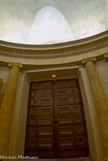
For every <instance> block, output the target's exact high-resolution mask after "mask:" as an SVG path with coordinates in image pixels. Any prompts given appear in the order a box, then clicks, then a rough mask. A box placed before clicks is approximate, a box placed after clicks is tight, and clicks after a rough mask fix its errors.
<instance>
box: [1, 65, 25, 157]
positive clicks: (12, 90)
mask: <svg viewBox="0 0 108 161" xmlns="http://www.w3.org/2000/svg"><path fill="white" fill-rule="evenodd" d="M9 67H11V70H10V75H9V78H8V82H7V86H6V90H5V93H4V97H3V101H2V104H1V109H0V155H9V141H10V139H9V138H10V131H11V123H12V114H13V110H14V109H13V108H14V102H15V96H16V89H17V84H18V80H19V74H20V69H19V68H21V67H22V65H21V64H15V63H10V64H9Z"/></svg>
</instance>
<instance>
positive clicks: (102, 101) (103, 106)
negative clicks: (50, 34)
mask: <svg viewBox="0 0 108 161" xmlns="http://www.w3.org/2000/svg"><path fill="white" fill-rule="evenodd" d="M95 60H96V59H95V58H93V59H86V60H83V61H82V63H84V64H85V67H86V70H87V74H88V78H89V81H90V86H91V90H92V95H93V99H94V104H95V108H96V113H97V119H98V122H99V126H100V131H101V136H102V139H103V148H104V149H103V151H104V161H108V102H107V98H106V96H105V93H104V90H103V87H102V85H101V82H100V78H99V75H98V73H97V71H96V67H95V65H94V61H95Z"/></svg>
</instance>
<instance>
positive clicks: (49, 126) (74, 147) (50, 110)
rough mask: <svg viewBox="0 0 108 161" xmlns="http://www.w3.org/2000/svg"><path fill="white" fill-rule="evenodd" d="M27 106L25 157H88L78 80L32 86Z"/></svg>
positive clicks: (48, 82) (34, 84)
mask: <svg viewBox="0 0 108 161" xmlns="http://www.w3.org/2000/svg"><path fill="white" fill-rule="evenodd" d="M28 105H29V108H28V117H27V130H26V144H25V152H26V154H27V155H34V156H37V157H40V158H55V157H56V158H68V157H77V156H85V155H87V149H88V142H87V130H86V125H85V118H84V111H83V105H82V99H81V94H80V88H79V84H78V80H77V79H68V80H57V81H46V82H33V83H31V86H30V94H29V104H28Z"/></svg>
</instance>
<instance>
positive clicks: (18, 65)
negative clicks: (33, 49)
mask: <svg viewBox="0 0 108 161" xmlns="http://www.w3.org/2000/svg"><path fill="white" fill-rule="evenodd" d="M13 66H17V67H18V68H23V64H21V63H14V62H11V63H9V64H8V67H13Z"/></svg>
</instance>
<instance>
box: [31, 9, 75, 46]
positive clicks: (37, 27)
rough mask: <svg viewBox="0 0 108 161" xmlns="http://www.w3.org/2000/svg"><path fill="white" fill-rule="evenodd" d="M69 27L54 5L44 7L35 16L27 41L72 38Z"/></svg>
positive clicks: (52, 40)
mask: <svg viewBox="0 0 108 161" xmlns="http://www.w3.org/2000/svg"><path fill="white" fill-rule="evenodd" d="M74 39H75V38H74V35H73V33H72V31H71V28H70V26H69V24H68V22H67V20H66V19H65V17H64V16H63V15H62V13H61V12H59V11H58V10H57V9H55V8H54V7H50V6H48V7H44V8H42V9H41V10H40V11H39V12H38V13H37V14H36V16H35V19H34V21H33V23H32V27H31V30H30V33H29V37H28V42H29V43H32V44H46V43H58V42H66V41H70V40H74Z"/></svg>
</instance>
